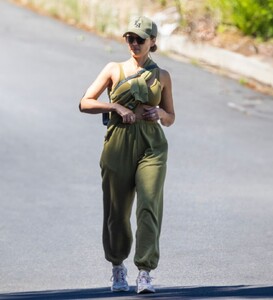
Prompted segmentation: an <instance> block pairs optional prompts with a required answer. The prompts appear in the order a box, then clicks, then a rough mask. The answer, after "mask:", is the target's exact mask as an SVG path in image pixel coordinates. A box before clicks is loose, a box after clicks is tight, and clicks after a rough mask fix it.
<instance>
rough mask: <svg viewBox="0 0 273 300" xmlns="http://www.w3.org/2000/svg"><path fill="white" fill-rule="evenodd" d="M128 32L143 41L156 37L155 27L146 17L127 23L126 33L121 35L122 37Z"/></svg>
mask: <svg viewBox="0 0 273 300" xmlns="http://www.w3.org/2000/svg"><path fill="white" fill-rule="evenodd" d="M129 32H132V33H135V34H137V35H138V36H140V37H141V38H143V39H147V38H148V37H150V36H154V37H156V36H157V26H156V24H155V23H154V22H153V21H152V20H151V19H149V18H147V17H144V16H140V17H135V18H133V19H132V21H131V22H130V23H129V26H128V28H127V31H126V32H125V33H124V34H123V36H125V35H126V34H127V33H129Z"/></svg>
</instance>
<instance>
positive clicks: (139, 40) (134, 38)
mask: <svg viewBox="0 0 273 300" xmlns="http://www.w3.org/2000/svg"><path fill="white" fill-rule="evenodd" d="M134 41H136V42H137V43H138V44H139V45H143V44H144V43H145V41H146V39H143V38H141V37H140V36H133V35H126V42H127V43H129V44H133V42H134Z"/></svg>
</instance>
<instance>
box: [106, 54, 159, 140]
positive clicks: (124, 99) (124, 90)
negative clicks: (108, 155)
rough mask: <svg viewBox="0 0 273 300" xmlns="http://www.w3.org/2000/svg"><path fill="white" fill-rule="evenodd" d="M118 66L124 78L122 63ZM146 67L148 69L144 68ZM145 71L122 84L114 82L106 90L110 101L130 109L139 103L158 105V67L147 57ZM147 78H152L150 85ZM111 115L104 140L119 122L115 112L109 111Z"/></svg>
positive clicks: (119, 118) (121, 76)
mask: <svg viewBox="0 0 273 300" xmlns="http://www.w3.org/2000/svg"><path fill="white" fill-rule="evenodd" d="M149 66H156V67H155V68H152V69H149ZM119 67H120V78H119V80H120V81H122V80H123V79H124V78H125V74H124V70H123V68H122V65H121V64H119ZM147 67H148V70H146V69H145V68H147ZM144 69H145V71H144V72H143V73H142V74H141V75H140V76H138V77H135V78H133V79H131V80H129V81H126V82H124V83H122V84H120V85H119V84H118V83H117V84H116V85H115V86H113V87H112V88H111V89H110V90H108V96H109V99H110V101H111V102H112V103H118V104H120V105H123V106H125V107H127V108H129V109H131V110H132V111H134V110H135V109H136V107H137V106H138V105H139V104H146V105H151V106H157V105H159V103H160V101H161V84H160V81H159V71H160V70H159V68H158V67H157V65H156V64H155V63H154V62H153V61H152V60H151V59H148V60H147V61H146V63H145V64H144ZM149 79H151V80H153V82H152V84H151V85H149V86H148V85H147V81H149ZM110 115H111V117H110V120H109V122H108V124H107V132H106V135H105V140H108V139H109V138H110V137H111V135H112V133H113V131H114V129H115V127H116V126H118V125H119V124H121V117H120V116H119V115H118V114H117V113H115V112H112V113H110Z"/></svg>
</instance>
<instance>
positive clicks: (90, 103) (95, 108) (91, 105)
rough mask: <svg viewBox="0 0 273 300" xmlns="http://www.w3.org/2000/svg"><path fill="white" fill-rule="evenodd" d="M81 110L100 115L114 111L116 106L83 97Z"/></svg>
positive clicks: (80, 105)
mask: <svg viewBox="0 0 273 300" xmlns="http://www.w3.org/2000/svg"><path fill="white" fill-rule="evenodd" d="M79 109H80V111H81V112H84V113H89V114H100V113H106V112H111V111H114V110H115V106H114V104H113V103H107V102H100V101H97V100H95V99H89V98H85V97H83V98H82V99H81V101H80V104H79Z"/></svg>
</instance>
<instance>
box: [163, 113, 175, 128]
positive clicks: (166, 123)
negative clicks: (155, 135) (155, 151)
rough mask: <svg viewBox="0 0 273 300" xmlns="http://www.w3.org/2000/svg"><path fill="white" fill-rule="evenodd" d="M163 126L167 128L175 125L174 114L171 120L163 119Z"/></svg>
mask: <svg viewBox="0 0 273 300" xmlns="http://www.w3.org/2000/svg"><path fill="white" fill-rule="evenodd" d="M160 121H161V124H162V125H163V126H165V127H170V126H171V125H173V123H174V121H175V115H174V114H172V115H171V116H170V117H169V118H167V119H165V120H164V119H161V120H160Z"/></svg>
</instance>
